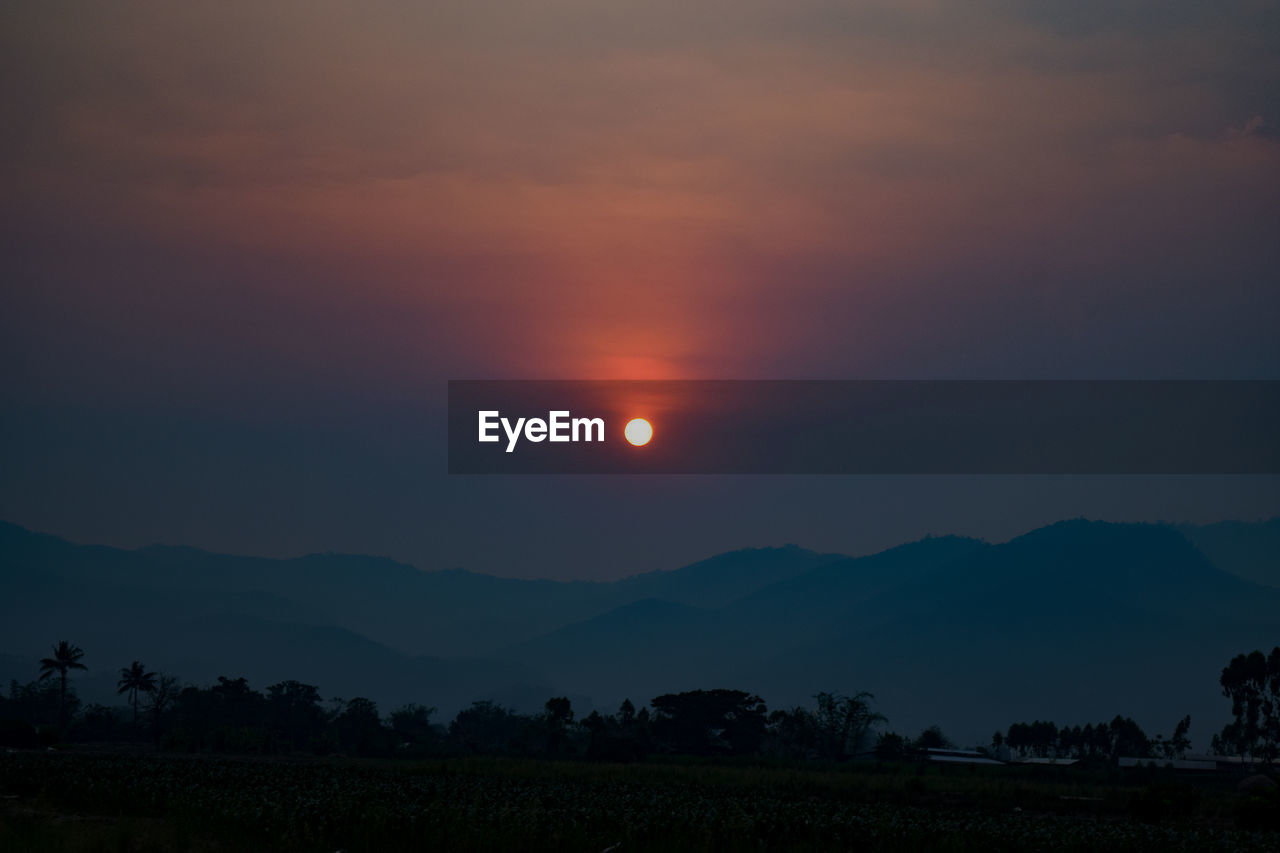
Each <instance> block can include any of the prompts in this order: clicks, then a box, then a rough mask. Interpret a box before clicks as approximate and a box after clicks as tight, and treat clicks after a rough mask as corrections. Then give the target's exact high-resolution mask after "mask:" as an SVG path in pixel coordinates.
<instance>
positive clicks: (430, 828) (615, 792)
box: [0, 752, 1280, 853]
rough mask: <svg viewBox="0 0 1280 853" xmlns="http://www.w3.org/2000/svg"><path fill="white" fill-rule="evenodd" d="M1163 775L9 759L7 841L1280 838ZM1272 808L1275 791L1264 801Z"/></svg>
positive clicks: (992, 842)
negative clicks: (1267, 800)
mask: <svg viewBox="0 0 1280 853" xmlns="http://www.w3.org/2000/svg"><path fill="white" fill-rule="evenodd" d="M1236 781H1237V780H1235V779H1212V780H1204V779H1196V780H1190V781H1188V780H1184V779H1181V778H1178V777H1173V776H1170V775H1166V774H1161V773H1156V772H1155V771H1138V772H1136V773H1131V774H1128V775H1126V776H1120V775H1118V774H1117V773H1116V772H1115V771H1110V772H1102V773H1100V774H1094V775H1089V774H1087V773H1082V772H1080V771H1076V772H1074V773H1072V772H1066V771H1064V769H1062V768H1022V769H1015V768H996V769H982V770H979V769H974V768H967V767H948V768H946V769H945V771H943V770H942V769H941V768H939V767H936V766H933V767H919V766H913V765H876V764H864V765H856V764H855V765H844V766H839V767H827V768H796V767H786V766H771V765H762V764H758V763H757V764H740V765H732V764H731V765H725V764H720V765H715V764H704V763H697V762H678V761H672V762H651V763H641V764H634V765H614V764H585V763H571V762H550V761H519V760H499V759H492V760H490V759H452V760H447V761H433V762H419V763H407V762H390V761H378V762H358V761H347V760H339V759H333V760H308V761H304V760H298V761H290V760H261V759H260V760H238V759H223V758H203V757H170V756H156V755H92V754H83V753H54V752H45V753H41V752H10V753H7V754H0V796H2V797H3V800H0V849H3V850H6V851H20V850H42V851H43V850H55V851H56V850H67V851H71V850H75V851H91V850H112V851H129V850H137V851H141V850H167V849H193V850H207V851H226V850H277V849H279V850H299V851H303V850H316V851H320V850H324V851H333V850H344V851H373V850H378V851H383V850H409V849H413V850H423V849H427V850H430V849H444V850H585V851H602V850H606V849H611V848H612V849H614V850H616V851H618V853H623V851H635V850H704V849H709V850H822V849H859V850H900V849H928V850H956V851H962V850H982V851H994V850H1028V849H1031V850H1037V849H1039V850H1050V849H1053V850H1063V849H1066V850H1107V849H1110V850H1160V851H1171V850H1223V851H1227V850H1230V851H1251V850H1258V851H1274V850H1280V833H1276V832H1274V831H1269V830H1264V829H1246V828H1241V826H1242V825H1243V826H1250V825H1253V824H1251V823H1250V820H1251V818H1250V814H1251V812H1250V811H1249V807H1250V806H1251V805H1252V806H1255V807H1256V806H1257V805H1258V804H1257V802H1253V803H1251V802H1250V801H1249V799H1248V798H1247V797H1246V796H1244V795H1241V794H1239V793H1236V791H1235V787H1234V783H1235V782H1236ZM1262 808H1263V809H1265V810H1266V811H1264V812H1263V817H1262V820H1263V821H1265V820H1267V819H1269V817H1268V815H1269V810H1270V809H1271V808H1274V804H1273V803H1268V802H1265V801H1264V802H1262Z"/></svg>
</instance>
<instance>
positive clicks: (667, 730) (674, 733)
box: [650, 689, 767, 755]
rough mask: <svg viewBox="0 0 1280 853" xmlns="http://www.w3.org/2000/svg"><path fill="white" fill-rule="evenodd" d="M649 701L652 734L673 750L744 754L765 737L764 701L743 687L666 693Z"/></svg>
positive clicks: (700, 753) (755, 749) (696, 753)
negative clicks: (651, 710)
mask: <svg viewBox="0 0 1280 853" xmlns="http://www.w3.org/2000/svg"><path fill="white" fill-rule="evenodd" d="M650 704H651V705H652V706H653V709H654V712H655V718H654V721H653V728H654V734H655V735H657V736H658V737H659V738H660V739H661V740H663V741H664V742H665V743H666V744H667V746H668V747H669V748H670V749H671V750H672V751H673V752H684V753H691V754H694V755H708V754H713V753H724V752H729V753H734V754H738V755H745V754H748V753H752V752H755V751H757V750H758V749H759V747H760V743H761V741H762V740H763V739H764V735H765V727H766V717H765V714H766V712H767V709H766V708H765V704H764V700H763V699H761V698H760V697H759V696H755V695H753V694H750V693H746V692H744V691H742V690H723V689H720V690H690V691H686V692H684V693H665V694H663V695H662V696H658V697H656V698H654V699H653V701H652V702H651V703H650Z"/></svg>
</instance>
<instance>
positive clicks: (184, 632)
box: [0, 520, 1280, 735]
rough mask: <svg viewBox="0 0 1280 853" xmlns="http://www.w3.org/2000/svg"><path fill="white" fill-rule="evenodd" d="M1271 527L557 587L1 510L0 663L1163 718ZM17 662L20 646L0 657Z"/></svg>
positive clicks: (913, 549)
mask: <svg viewBox="0 0 1280 853" xmlns="http://www.w3.org/2000/svg"><path fill="white" fill-rule="evenodd" d="M1274 525H1276V522H1275V521H1271V522H1261V523H1259V524H1257V525H1249V524H1244V525H1235V526H1225V527H1224V526H1221V525H1211V526H1208V527H1207V528H1187V527H1186V526H1176V527H1175V526H1169V525H1152V524H1106V523H1101V522H1088V521H1083V520H1077V521H1066V522H1059V523H1058V524H1054V525H1050V526H1047V527H1044V528H1039V529H1037V530H1033V531H1030V532H1029V533H1027V534H1025V535H1023V536H1020V537H1017V538H1015V539H1013V540H1011V541H1009V542H1006V543H1001V544H991V543H987V542H983V541H981V540H975V539H966V538H962V537H953V536H946V537H936V538H926V539H923V540H919V541H917V542H913V543H908V544H905V545H902V546H898V547H897V548H892V549H889V550H887V551H883V552H880V553H877V554H872V555H868V556H865V557H857V558H854V557H847V556H842V555H838V554H818V553H815V552H812V551H808V550H805V549H803V548H798V547H796V546H786V547H782V548H758V549H746V550H742V551H733V552H728V553H726V554H721V555H717V556H715V557H712V558H709V559H707V560H703V561H700V562H698V563H694V564H691V565H689V566H685V567H683V568H681V569H677V570H674V571H660V572H650V573H646V574H642V575H636V576H633V577H630V578H626V579H623V580H619V581H613V582H583V581H577V582H554V581H526V580H514V579H507V578H498V577H493V576H487V575H477V574H473V573H470V572H466V571H461V570H452V571H442V572H422V571H419V570H417V569H414V568H413V567H411V566H407V565H404V564H402V563H397V562H395V561H393V560H389V559H386V558H378V557H364V556H346V555H332V554H329V555H319V554H317V555H309V556H306V557H301V558H297V559H293V560H268V559H263V558H255V557H235V556H230V555H223V554H214V553H209V552H204V551H200V550H197V549H190V548H181V547H170V546H152V547H149V548H143V549H139V550H136V551H127V550H121V549H114V548H105V547H100V546H85V545H75V544H72V543H69V542H66V541H65V540H61V539H58V538H57V537H52V536H47V535H44V534H38V533H32V532H30V531H27V530H25V529H23V528H21V527H18V526H16V525H11V524H5V523H0V597H3V599H4V600H5V601H7V602H10V604H9V606H7V607H6V611H9V612H6V613H4V614H3V616H4V618H3V619H0V667H2V668H16V669H18V670H21V669H22V667H21V665H20V664H18V663H16V662H18V661H22V660H28V659H29V660H32V661H34V659H35V657H38V656H39V655H40V654H43V653H45V650H46V648H47V646H48V644H49V643H51V642H54V641H56V640H58V639H62V638H64V637H65V638H67V639H70V640H72V641H73V642H76V643H78V644H79V645H81V646H82V647H84V648H85V649H86V652H87V655H86V660H87V661H88V662H89V663H90V665H91V667H92V669H91V672H90V673H89V674H88V676H87V677H82V678H81V679H79V680H78V683H79V684H80V685H81V689H82V691H83V692H84V694H85V696H86V698H87V699H93V700H95V701H108V700H110V699H113V696H112V695H111V694H112V693H113V691H110V687H111V686H112V683H113V682H112V683H108V682H109V681H110V679H109V676H110V675H111V674H112V673H114V671H115V670H116V669H118V668H119V667H120V666H123V665H124V664H125V663H127V662H128V661H129V660H132V659H134V658H140V659H142V660H144V661H146V663H147V664H148V665H150V666H152V667H154V668H159V669H164V670H168V671H174V672H178V673H179V674H181V675H182V676H184V677H185V678H188V679H190V680H195V681H207V680H212V679H213V678H214V677H216V675H220V674H228V675H246V676H248V677H249V678H250V681H251V683H254V684H256V686H258V687H265V686H266V684H268V683H271V682H273V681H278V680H281V679H284V678H298V679H300V680H303V681H308V682H310V683H314V684H317V685H319V686H320V687H321V690H322V692H323V693H325V694H326V695H342V696H345V697H346V698H350V697H351V696H354V695H366V696H369V697H371V698H374V699H376V700H378V701H379V702H380V703H381V704H382V705H383V706H384V710H390V707H391V706H394V705H395V704H400V703H403V702H407V701H419V702H424V703H426V704H431V705H438V706H440V707H441V709H442V711H445V712H451V710H452V709H456V707H457V706H461V705H463V704H465V703H467V702H469V701H471V700H473V699H477V698H497V699H500V700H502V701H506V702H508V703H512V704H517V705H523V706H525V707H533V706H536V705H537V704H539V703H540V702H541V701H542V700H543V699H545V698H546V697H547V696H550V695H553V694H555V695H564V694H569V695H576V696H590V697H592V699H593V700H594V701H595V702H596V703H597V704H599V705H601V706H603V707H614V706H616V703H617V701H619V700H620V699H621V698H623V697H624V696H630V697H631V698H633V699H635V700H637V701H639V702H643V701H645V700H647V699H648V698H651V696H652V695H656V694H657V693H660V692H667V691H670V690H679V689H689V688H695V687H713V686H734V687H742V688H743V689H749V690H752V691H755V692H758V693H760V694H761V695H763V696H765V698H766V699H768V700H769V701H770V703H771V704H772V705H774V706H775V707H776V706H780V705H785V704H791V703H796V702H803V701H806V700H807V698H808V697H809V696H810V695H811V694H812V693H814V692H816V691H818V690H836V691H842V692H853V691H856V690H862V689H868V690H872V691H874V692H876V693H877V696H878V697H879V699H880V707H881V710H883V711H884V712H885V713H886V714H888V715H889V716H890V719H891V722H892V723H893V724H894V725H895V726H897V727H899V728H904V729H910V728H912V727H915V728H920V727H923V726H924V725H928V724H930V723H933V722H938V723H942V724H943V725H944V726H950V727H952V729H953V731H954V732H955V733H956V734H959V735H964V734H965V733H980V732H982V730H983V728H984V727H990V726H997V725H1005V724H1007V723H1008V722H1010V721H1012V720H1013V719H1020V718H1022V717H1023V716H1026V717H1028V718H1035V717H1040V718H1047V717H1056V718H1058V719H1059V721H1064V722H1065V721H1072V722H1074V721H1084V720H1089V719H1093V718H1095V717H1096V718H1098V719H1101V717H1100V716H1099V715H1104V716H1108V717H1109V716H1110V715H1113V714H1114V713H1116V712H1123V713H1126V714H1133V715H1135V716H1137V717H1138V718H1139V719H1140V720H1142V717H1143V715H1144V714H1146V715H1149V716H1151V717H1152V718H1153V719H1151V720H1149V721H1148V722H1149V724H1150V725H1153V726H1155V727H1157V728H1159V727H1161V726H1164V727H1166V728H1167V727H1168V726H1169V725H1171V723H1164V722H1162V715H1163V716H1169V717H1170V720H1173V719H1174V718H1175V717H1181V715H1182V714H1185V713H1188V712H1190V713H1192V714H1193V717H1196V716H1197V715H1198V717H1197V718H1199V719H1204V720H1208V721H1212V720H1214V719H1217V718H1218V717H1222V716H1224V715H1225V713H1226V710H1225V707H1224V703H1223V701H1222V700H1221V697H1219V696H1218V695H1217V690H1216V676H1217V671H1218V670H1219V669H1220V668H1221V667H1222V665H1223V664H1224V663H1225V662H1226V660H1227V658H1229V657H1230V655H1232V654H1234V653H1236V652H1238V651H1243V650H1247V649H1252V648H1257V647H1262V646H1264V645H1274V644H1275V643H1277V642H1280V589H1276V588H1273V587H1268V586H1264V585H1260V584H1257V583H1254V582H1252V581H1250V580H1246V579H1245V578H1244V577H1241V576H1239V575H1237V574H1232V573H1230V572H1228V571H1224V570H1223V567H1221V566H1220V565H1218V564H1216V563H1215V562H1214V561H1213V560H1211V559H1210V558H1209V557H1208V556H1206V551H1208V552H1212V553H1217V554H1218V555H1219V556H1220V557H1222V555H1226V556H1225V558H1223V562H1225V563H1227V564H1228V565H1230V566H1234V567H1237V568H1240V570H1241V571H1242V572H1247V573H1249V574H1251V575H1253V576H1255V577H1257V576H1258V575H1259V567H1263V568H1265V566H1266V543H1267V542H1270V541H1272V540H1271V539H1269V538H1268V537H1269V536H1270V535H1271V526H1274ZM1260 528H1261V529H1260ZM1233 534H1234V538H1233ZM1197 538H1199V539H1202V540H1203V541H1205V542H1208V543H1209V547H1208V548H1207V549H1206V550H1202V549H1201V548H1199V547H1197V544H1196V541H1197ZM1233 543H1234V544H1233ZM1242 554H1243V555H1244V557H1243V558H1242V557H1241V556H1240V555H1242ZM1273 556H1274V555H1273ZM1262 574H1263V575H1264V576H1265V572H1263V573H1262ZM33 676H34V663H32V664H31V671H30V672H29V673H27V674H24V673H22V672H21V671H18V672H11V671H4V672H0V677H3V678H5V679H7V678H9V677H16V678H19V679H21V680H29V678H31V677H33ZM95 679H101V683H98V681H95ZM91 694H92V695H91ZM583 710H585V709H583ZM1094 721H1096V720H1094ZM1213 727H1214V728H1216V724H1215V725H1214V726H1213ZM1207 730H1208V728H1206V729H1205V731H1207Z"/></svg>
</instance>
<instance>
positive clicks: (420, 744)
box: [390, 703, 439, 755]
mask: <svg viewBox="0 0 1280 853" xmlns="http://www.w3.org/2000/svg"><path fill="white" fill-rule="evenodd" d="M435 712H436V709H435V708H430V707H428V706H426V705H418V704H416V703H411V704H408V705H404V706H402V707H400V708H397V709H396V710H394V711H392V712H391V717H390V723H391V733H392V734H393V735H395V737H396V739H397V741H399V743H398V746H397V748H398V749H399V750H400V751H401V753H402V754H406V755H422V754H424V753H426V752H427V751H429V750H431V749H433V748H434V747H435V746H436V743H437V741H438V740H439V737H438V736H437V735H436V727H435V726H433V725H432V724H431V715H432V714H434V713H435Z"/></svg>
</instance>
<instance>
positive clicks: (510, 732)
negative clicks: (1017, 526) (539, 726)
mask: <svg viewBox="0 0 1280 853" xmlns="http://www.w3.org/2000/svg"><path fill="white" fill-rule="evenodd" d="M524 723H525V718H524V717H522V716H520V715H519V714H517V713H515V712H514V711H511V710H509V709H507V708H504V707H502V706H501V705H499V704H497V703H496V702H491V701H489V700H487V699H486V700H481V701H478V702H472V703H471V707H470V708H464V709H463V710H461V711H459V712H458V715H457V716H456V717H454V718H453V722H452V723H450V724H449V739H450V740H451V741H452V742H453V743H454V744H455V745H456V746H457V747H459V748H461V749H462V750H463V751H465V752H474V753H482V754H492V753H500V752H507V751H510V750H511V749H512V748H513V747H514V746H516V744H517V743H518V742H519V740H520V736H521V734H522V732H523V729H524Z"/></svg>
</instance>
